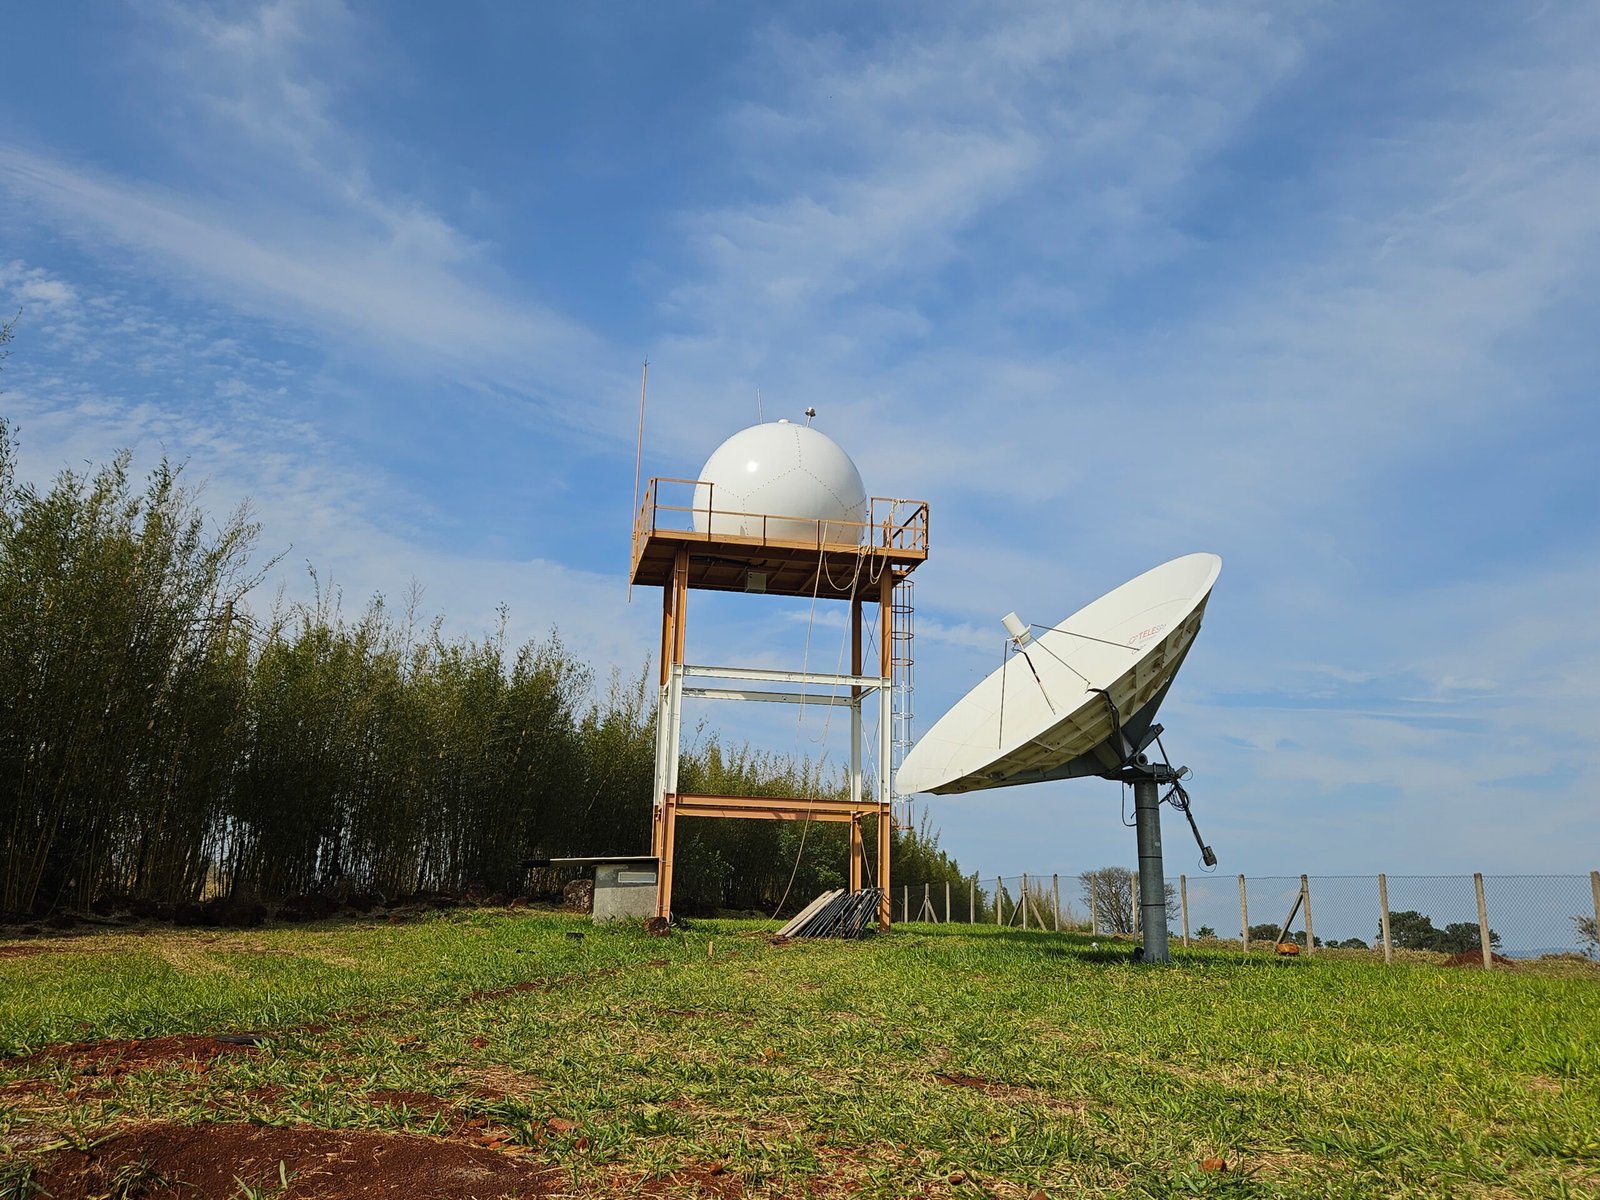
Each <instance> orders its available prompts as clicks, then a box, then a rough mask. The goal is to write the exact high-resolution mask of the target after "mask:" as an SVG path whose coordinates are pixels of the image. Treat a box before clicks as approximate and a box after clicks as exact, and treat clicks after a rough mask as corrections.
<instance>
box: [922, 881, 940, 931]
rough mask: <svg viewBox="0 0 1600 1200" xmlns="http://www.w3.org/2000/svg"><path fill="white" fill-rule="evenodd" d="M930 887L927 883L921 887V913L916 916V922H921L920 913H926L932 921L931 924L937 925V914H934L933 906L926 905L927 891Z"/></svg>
mask: <svg viewBox="0 0 1600 1200" xmlns="http://www.w3.org/2000/svg"><path fill="white" fill-rule="evenodd" d="M932 886H933V885H932V884H929V883H925V884H923V885H922V912H919V913H918V914H917V920H919V921H920V920H922V913H927V914H928V916H929V917H931V918H932V919H933V923H934V924H935V925H937V924H938V923H939V914H938V913H936V912H934V911H933V905H931V904H929V903H928V889H929V888H930V887H932Z"/></svg>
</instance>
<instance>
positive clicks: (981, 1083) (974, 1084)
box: [933, 1071, 1084, 1112]
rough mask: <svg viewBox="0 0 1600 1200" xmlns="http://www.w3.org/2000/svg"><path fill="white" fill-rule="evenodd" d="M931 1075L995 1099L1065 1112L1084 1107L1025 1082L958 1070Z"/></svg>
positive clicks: (1078, 1110) (945, 1082)
mask: <svg viewBox="0 0 1600 1200" xmlns="http://www.w3.org/2000/svg"><path fill="white" fill-rule="evenodd" d="M933 1077H934V1078H935V1079H937V1080H938V1081H939V1082H940V1083H943V1084H947V1085H949V1086H950V1087H963V1088H971V1089H972V1090H973V1091H975V1092H982V1093H983V1094H984V1095H985V1096H992V1097H994V1098H995V1099H996V1100H1011V1101H1015V1102H1017V1103H1027V1104H1041V1105H1044V1106H1046V1107H1049V1108H1054V1109H1059V1110H1062V1111H1066V1112H1081V1111H1082V1110H1083V1108H1084V1105H1083V1104H1082V1102H1074V1101H1071V1100H1063V1099H1061V1098H1060V1097H1058V1096H1052V1095H1051V1094H1050V1093H1049V1092H1044V1091H1040V1090H1039V1089H1038V1088H1034V1087H1028V1086H1027V1085H1025V1084H1018V1083H1002V1082H1000V1081H999V1080H997V1079H985V1078H983V1076H981V1075H966V1074H963V1073H962V1072H960V1071H935V1072H934V1073H933Z"/></svg>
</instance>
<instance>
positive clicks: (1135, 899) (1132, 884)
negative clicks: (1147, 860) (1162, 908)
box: [1128, 874, 1144, 937]
mask: <svg viewBox="0 0 1600 1200" xmlns="http://www.w3.org/2000/svg"><path fill="white" fill-rule="evenodd" d="M1128 886H1129V889H1130V894H1129V896H1128V907H1129V908H1131V909H1133V936H1134V937H1138V936H1139V925H1140V918H1141V917H1142V916H1143V915H1144V914H1143V913H1141V912H1140V911H1139V909H1140V907H1141V906H1140V904H1139V897H1140V895H1141V894H1142V893H1141V892H1140V891H1139V876H1138V875H1137V874H1135V875H1134V877H1133V878H1132V879H1131V880H1129V881H1128Z"/></svg>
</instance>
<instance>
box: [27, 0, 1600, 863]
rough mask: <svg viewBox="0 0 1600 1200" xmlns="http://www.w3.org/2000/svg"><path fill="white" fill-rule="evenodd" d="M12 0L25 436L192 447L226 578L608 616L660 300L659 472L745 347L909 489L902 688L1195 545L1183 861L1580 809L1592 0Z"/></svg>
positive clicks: (579, 642) (1435, 834)
mask: <svg viewBox="0 0 1600 1200" xmlns="http://www.w3.org/2000/svg"><path fill="white" fill-rule="evenodd" d="M5 21H6V40H7V43H8V45H9V46H11V47H13V48H14V51H15V52H14V53H13V54H11V55H9V56H8V61H7V66H6V71H5V72H4V74H3V75H0V130H3V131H4V132H3V133H0V299H4V301H5V303H6V304H7V305H10V306H12V308H13V309H14V308H15V307H16V306H21V308H22V310H23V313H22V319H21V321H20V323H19V325H18V330H17V339H16V343H15V346H14V354H13V356H12V358H11V360H10V363H9V364H8V366H7V368H6V371H5V374H4V386H5V389H6V390H5V393H4V395H3V396H0V411H3V412H4V413H5V415H6V416H7V418H8V419H10V420H11V421H13V422H14V423H15V425H16V426H17V427H18V430H19V432H20V436H21V441H22V456H21V457H22V466H23V470H24V472H25V473H27V474H28V475H30V476H31V477H32V478H35V479H39V480H42V479H45V478H47V477H48V476H50V475H52V474H54V472H56V471H57V470H59V469H60V468H61V467H63V466H65V465H81V464H82V463H84V462H85V461H96V462H98V461H103V460H104V459H106V458H108V457H109V456H110V455H111V454H112V453H114V452H115V450H116V449H117V448H119V447H123V446H129V447H132V448H133V449H134V451H135V454H136V457H137V461H138V462H139V463H140V464H141V465H148V464H149V463H151V462H153V461H154V460H155V459H156V458H157V457H158V456H159V455H160V454H161V453H162V452H163V451H165V452H166V453H168V454H170V455H172V456H174V457H177V458H181V459H186V460H187V461H188V462H189V463H190V468H189V469H190V471H191V472H192V473H193V474H194V475H195V476H197V477H203V478H205V479H207V480H208V481H209V482H208V485H207V489H208V490H207V495H208V498H209V501H210V503H211V504H212V505H213V506H215V507H216V508H218V509H224V508H227V507H229V506H231V505H232V504H234V503H236V502H238V501H239V500H241V499H243V498H245V497H249V498H250V499H251V501H252V503H253V505H254V507H255V510H256V512H257V514H258V516H259V517H260V519H261V521H262V522H263V524H264V527H265V532H264V537H263V549H264V552H266V553H270V554H276V553H284V554H285V558H284V561H283V563H282V565H281V566H280V567H279V568H278V570H277V571H276V572H275V574H274V576H273V579H272V580H271V581H270V583H269V585H268V587H267V588H265V589H264V590H263V593H262V597H261V603H262V604H263V606H265V605H266V604H269V603H270V602H271V596H272V590H273V588H275V587H277V586H279V585H282V586H283V587H285V588H286V589H287V591H288V593H289V594H290V595H291V596H295V595H303V594H304V593H305V591H306V588H307V583H306V579H305V564H307V563H308V562H309V563H312V564H315V566H316V567H317V568H318V570H319V571H320V572H321V573H322V574H323V575H324V577H327V576H331V577H332V578H333V579H334V580H336V581H337V582H338V583H339V584H340V585H342V586H343V588H344V590H345V593H346V595H347V596H348V597H349V598H350V600H351V602H352V603H354V604H359V603H360V601H361V600H363V599H364V598H365V597H366V596H368V595H370V594H371V593H373V592H377V591H381V592H383V593H385V594H387V595H389V596H391V597H395V598H399V597H400V596H402V595H403V594H404V593H405V591H406V589H407V587H408V586H409V585H410V584H411V582H412V581H413V580H414V581H416V583H417V584H419V585H420V586H421V588H422V589H423V593H424V599H425V604H426V606H428V607H429V608H431V609H433V610H437V611H442V612H444V613H445V614H447V616H448V618H449V621H450V623H451V627H452V628H454V629H457V630H460V631H468V632H472V631H479V630H482V629H483V628H485V627H486V626H487V625H488V624H489V623H490V622H491V621H492V619H493V610H494V608H495V606H496V605H498V604H499V603H501V602H502V601H503V602H505V603H507V604H508V605H509V606H510V608H511V612H512V617H513V630H514V632H515V633H517V634H518V635H520V636H539V635H542V634H543V633H544V632H545V631H547V630H548V629H550V628H551V627H556V628H558V629H559V630H560V632H561V634H562V636H563V638H564V639H565V640H566V641H567V642H568V643H569V645H571V646H572V647H573V648H574V649H575V650H576V651H577V652H578V653H580V654H581V655H583V656H584V657H586V658H587V659H589V660H590V661H592V662H594V663H595V664H596V665H597V666H598V667H600V668H601V670H602V671H604V670H605V669H607V668H608V667H610V666H612V665H616V666H619V667H620V668H621V669H622V670H624V671H625V672H627V673H629V674H632V673H635V672H636V671H637V670H638V669H639V666H640V664H641V663H642V662H643V661H644V658H645V656H646V655H647V654H648V653H649V651H650V644H651V641H652V638H653V627H654V624H655V620H656V616H655V603H656V600H655V595H654V594H653V593H650V594H644V595H639V594H636V595H635V598H634V599H635V602H634V603H633V604H632V605H631V607H630V606H629V605H628V604H627V595H626V588H625V581H624V575H625V565H626V557H627V547H628V519H629V518H628V513H629V503H630V499H631V495H632V487H633V468H634V463H633V453H634V433H635V417H636V403H637V389H638V370H639V364H640V361H641V359H642V358H643V357H644V356H645V355H648V356H649V358H650V360H651V364H652V366H651V387H650V413H649V424H648V431H647V449H646V455H645V473H646V474H647V475H650V474H659V475H672V476H693V475H694V474H695V473H696V472H697V470H698V468H699V466H700V465H701V463H703V461H704V459H705V458H706V456H707V455H709V453H710V451H711V450H712V449H713V448H714V447H715V445H716V444H717V443H718V442H720V441H721V440H722V438H723V437H725V436H726V435H727V434H729V433H731V432H733V431H734V430H735V429H737V428H739V427H740V426H742V425H744V424H747V423H749V422H750V421H752V420H753V419H754V418H755V415H756V401H755V396H756V392H757V389H760V391H761V395H762V397H763V401H764V405H765V411H766V414H767V415H768V416H769V417H770V416H774V415H779V414H782V413H788V414H790V415H797V414H798V413H799V412H800V410H802V409H804V408H805V407H806V406H807V405H814V406H815V407H816V408H817V409H818V410H819V413H820V416H819V417H818V421H817V424H818V426H819V428H822V429H823V430H825V431H826V432H828V433H829V434H830V435H832V436H834V437H835V438H836V439H837V440H838V441H839V442H840V443H841V444H843V445H844V446H845V447H846V448H847V449H849V450H850V451H851V453H852V454H853V455H854V457H855V458H856V461H857V463H858V464H859V466H860V468H861V471H862V475H863V477H864V478H865V480H866V483H867V488H868V491H869V492H871V493H874V494H878V495H897V496H915V497H924V498H926V499H928V500H929V501H930V503H931V505H932V513H933V553H932V556H931V558H930V561H929V562H928V564H927V565H926V566H925V567H924V568H923V569H922V570H921V571H919V572H918V575H917V605H918V612H917V618H918V626H917V628H918V648H917V659H918V662H917V694H916V709H917V714H918V721H919V724H920V725H921V726H922V727H923V728H926V727H927V725H928V724H930V723H931V722H932V720H933V719H935V718H936V717H937V716H938V715H939V714H940V713H942V712H943V711H944V710H945V708H947V707H948V706H949V705H950V704H951V703H953V702H954V701H955V700H956V699H957V698H958V697H959V696H960V695H961V694H962V693H963V692H964V691H965V690H966V689H967V688H968V687H969V686H970V685H971V684H972V683H974V682H976V680H977V679H978V678H980V677H981V676H982V675H983V674H984V673H986V672H987V671H988V670H990V669H992V667H993V666H994V664H995V663H996V662H997V661H998V657H999V653H1000V645H1001V636H1002V635H1001V631H1000V626H999V624H998V618H999V616H1000V614H1002V613H1004V612H1006V611H1007V610H1008V609H1012V608H1015V609H1017V610H1019V611H1020V612H1022V613H1023V614H1024V616H1025V617H1027V618H1028V619H1030V620H1034V621H1041V622H1051V621H1055V620H1059V619H1060V618H1061V617H1062V616H1064V615H1065V614H1066V613H1068V612H1070V611H1072V610H1073V609H1075V608H1077V607H1079V606H1080V605H1081V604H1083V603H1085V602H1087V601H1088V600H1090V599H1093V598H1094V597H1095V596H1096V595H1098V594H1100V593H1101V592H1103V591H1105V590H1107V589H1108V588H1110V587H1112V586H1115V585H1116V584H1118V583H1120V582H1122V581H1123V580H1124V579H1126V578H1129V577H1131V576H1132V575H1135V574H1137V573H1138V572H1140V571H1142V570H1144V569H1146V568H1147V567H1149V566H1152V565H1154V564H1155V563H1157V562H1160V561H1163V560H1164V559H1166V558H1169V557H1172V556H1174V555H1177V554H1180V553H1185V552H1188V551H1191V550H1211V551H1215V552H1217V553H1219V554H1221V555H1222V556H1223V558H1224V562H1225V566H1224V570H1223V575H1222V579H1221V581H1220V584H1219V586H1218V589H1217V592H1216V594H1215V596H1214V599H1213V602H1212V606H1211V609H1210V613H1209V616H1208V619H1207V623H1206V627H1205V629H1204V630H1203V631H1202V633H1201V636H1200V639H1199V642H1198V643H1197V645H1196V648H1195V650H1194V652H1193V654H1192V655H1191V656H1190V659H1189V662H1188V664H1187V665H1186V667H1185V670H1184V674H1183V676H1182V678H1181V680H1180V683H1179V686H1178V687H1177V688H1176V689H1175V690H1174V692H1173V694H1172V696H1171V698H1170V700H1169V702H1168V705H1167V707H1166V709H1165V710H1164V721H1165V723H1166V725H1167V728H1168V730H1169V731H1170V738H1169V741H1168V746H1169V748H1170V749H1171V750H1172V751H1173V753H1174V755H1175V756H1176V757H1178V758H1181V759H1182V760H1183V761H1185V762H1187V763H1188V764H1189V765H1191V766H1192V767H1193V768H1194V769H1195V771H1196V778H1195V780H1194V784H1193V788H1192V792H1193V795H1194V798H1195V808H1196V813H1197V815H1198V816H1199V818H1200V820H1201V822H1202V828H1203V829H1204V830H1205V832H1206V835H1207V837H1208V839H1209V840H1210V841H1211V842H1212V843H1213V844H1214V845H1215V846H1216V848H1217V850H1218V852H1219V854H1220V855H1221V856H1222V870H1223V871H1225V872H1233V871H1244V872H1248V873H1251V874H1284V873H1290V874H1292V873H1297V872H1300V871H1308V872H1312V873H1325V872H1370V871H1377V870H1388V871H1392V872H1395V873H1405V872H1455V871H1463V870H1474V869H1481V870H1484V871H1487V872H1499V873H1507V872H1540V871H1551V872H1572V871H1580V870H1582V871H1587V870H1589V869H1591V868H1594V867H1596V866H1600V805H1597V803H1596V800H1595V797H1596V796H1597V795H1600V635H1597V633H1596V629H1595V615H1596V611H1597V609H1600V536H1597V533H1596V524H1597V522H1596V516H1597V510H1600V503H1597V494H1600V489H1597V486H1596V474H1597V472H1596V469H1595V465H1594V460H1595V456H1596V451H1597V449H1600V415H1597V410H1596V406H1595V403H1594V380H1595V378H1596V376H1597V370H1596V368H1597V366H1600V350H1597V344H1596V342H1597V340H1596V337H1595V332H1594V331H1595V329H1596V327H1597V321H1596V316H1597V312H1596V309H1597V302H1596V297H1597V296H1600V289H1597V287H1596V284H1597V283H1600V202H1597V199H1600V155H1597V151H1600V66H1597V63H1600V53H1597V51H1600V13H1597V12H1596V10H1594V9H1592V8H1589V7H1586V6H1566V5H1548V6H1542V7H1534V6H1491V5H1482V6H1460V5H1443V4H1440V5H1426V4H1421V5H1403V6H1402V5H1383V4H1345V5H1296V6H1284V5H1231V4H1212V5H1206V6H1191V5H1163V4H1155V5H1143V4H1120V5H1104V4H1082V5H1075V4H1067V3H1051V4H1044V5H1038V6H1033V5H1027V4H1005V5H985V6H977V7H973V6H956V5H942V4H925V5H916V6H896V7H893V8H890V7H866V6H860V5H810V6H803V7H793V8H791V7H777V6H764V5H750V4H683V5H648V4H623V5H567V6H551V5H544V6H533V5H513V4H479V5H474V4H457V5H451V6H448V7H443V6H438V5H423V4H404V5H386V6H375V5H374V6H366V7H355V6H350V7H346V6H342V5H339V4H336V3H326V2H320V0H305V2H295V3H291V2H284V3H275V4H266V5H256V4H238V5H218V6H205V7H201V6H189V5H185V4H180V3H155V2H153V3H133V4H129V5H127V6H124V7H121V8H112V7H111V6H97V7H95V8H94V9H93V10H92V12H90V13H88V14H87V15H86V13H85V10H81V9H73V8H70V7H63V6H59V5H31V6H22V7H20V8H15V9H13V10H12V11H10V12H8V13H7V15H6V18H5ZM694 612H695V613H697V614H704V616H701V617H700V620H699V622H698V623H695V622H692V623H691V626H690V656H691V658H696V659H702V660H704V659H710V660H714V661H745V660H749V659H753V658H761V659H763V660H771V661H774V662H779V661H781V662H787V663H791V664H792V663H795V662H796V660H797V658H805V659H807V660H808V661H810V662H811V663H813V664H815V663H817V662H818V661H826V660H829V659H835V660H836V658H837V655H838V652H839V646H840V632H841V626H840V624H839V621H838V614H834V613H826V612H825V613H820V614H819V615H818V619H817V621H816V622H815V623H814V624H813V623H812V622H811V621H810V619H809V612H808V610H807V608H806V606H804V605H799V606H788V607H786V606H785V605H783V604H779V603H776V602H773V603H771V604H770V605H767V606H756V607H755V608H752V607H751V604H750V603H749V602H746V603H743V604H741V603H738V602H736V601H728V600H721V599H715V598H697V601H696V608H695V610H694ZM808 628H809V630H810V634H809V641H808V638H807V630H808ZM706 715H707V716H708V717H711V716H715V717H717V718H718V719H719V720H720V719H722V718H723V716H724V714H722V713H716V714H712V713H708V714H706ZM743 732H748V733H751V734H753V735H756V736H758V737H760V738H761V739H762V740H763V743H764V744H768V745H770V746H771V747H772V748H774V749H777V750H780V751H789V750H798V751H800V752H802V753H809V754H819V753H822V754H827V755H828V756H829V757H830V759H832V760H834V761H838V760H839V758H840V757H841V755H842V754H843V753H844V752H845V747H844V745H843V742H842V739H841V731H840V730H839V729H838V728H834V727H830V728H829V729H827V730H826V731H824V729H823V728H822V725H821V723H820V722H812V721H807V720H800V721H793V720H790V719H789V718H788V717H787V716H784V717H782V718H777V717H770V716H769V717H767V718H766V719H765V723H752V724H751V725H749V726H747V727H743ZM1117 799H1118V797H1117V792H1116V789H1115V788H1114V787H1112V786H1111V785H1107V784H1102V783H1096V782H1079V783H1074V784H1062V785H1050V786H1045V787H1040V788H1032V789H1013V790H1011V791H1008V792H996V793H989V794H986V795H982V796H977V797H970V798H965V799H962V798H952V799H947V800H934V801H932V802H930V804H929V810H930V812H931V813H932V815H933V818H934V820H935V821H936V823H937V824H938V825H939V826H940V827H941V828H942V830H943V834H944V844H945V846H946V847H947V848H949V849H951V850H953V851H954V852H955V853H956V854H957V855H958V856H959V858H960V859H961V861H962V862H963V864H964V865H966V866H968V867H969V868H977V869H980V870H982V871H983V872H984V874H985V875H992V874H994V873H995V872H996V871H1004V872H1005V873H1008V874H1011V873H1015V872H1018V871H1023V870H1027V871H1041V872H1043V871H1051V870H1060V871H1069V870H1078V869H1082V868H1084V867H1092V866H1097V865H1101V864H1104V863H1109V862H1131V860H1132V856H1133V854H1132V852H1133V847H1132V834H1131V832H1130V831H1127V830H1125V829H1123V828H1122V826H1121V825H1120V824H1119V822H1118V819H1117ZM1168 843H1169V848H1170V849H1169V865H1170V867H1171V869H1172V870H1174V871H1177V870H1181V869H1187V870H1190V871H1191V872H1192V870H1193V864H1191V863H1190V862H1189V861H1188V859H1189V851H1188V849H1187V846H1188V843H1187V833H1186V831H1185V830H1184V829H1183V827H1182V825H1181V823H1177V822H1174V821H1170V820H1169V822H1168Z"/></svg>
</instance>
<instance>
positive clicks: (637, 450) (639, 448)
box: [628, 355, 650, 604]
mask: <svg viewBox="0 0 1600 1200" xmlns="http://www.w3.org/2000/svg"><path fill="white" fill-rule="evenodd" d="M649 382H650V357H649V356H648V355H646V356H645V360H644V368H643V369H642V370H641V371H640V372H639V440H638V441H637V442H636V443H635V444H634V451H633V513H632V515H631V516H630V517H629V520H631V521H633V522H635V524H637V522H638V520H639V470H640V467H641V466H642V464H643V463H644V389H645V385H646V384H647V383H649ZM628 603H629V604H632V603H633V573H632V571H629V573H628Z"/></svg>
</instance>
